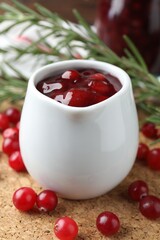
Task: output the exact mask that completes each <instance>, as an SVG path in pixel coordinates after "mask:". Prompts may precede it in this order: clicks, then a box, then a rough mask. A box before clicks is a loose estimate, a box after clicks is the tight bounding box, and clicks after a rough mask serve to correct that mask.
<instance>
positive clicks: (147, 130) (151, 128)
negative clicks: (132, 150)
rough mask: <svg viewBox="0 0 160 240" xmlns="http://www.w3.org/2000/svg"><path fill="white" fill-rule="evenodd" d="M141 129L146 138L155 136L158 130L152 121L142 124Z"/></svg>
mask: <svg viewBox="0 0 160 240" xmlns="http://www.w3.org/2000/svg"><path fill="white" fill-rule="evenodd" d="M141 131H142V133H143V134H144V136H146V137H147V138H151V139H156V138H157V133H158V130H157V129H156V126H155V124H154V123H145V124H144V125H143V126H142V129H141Z"/></svg>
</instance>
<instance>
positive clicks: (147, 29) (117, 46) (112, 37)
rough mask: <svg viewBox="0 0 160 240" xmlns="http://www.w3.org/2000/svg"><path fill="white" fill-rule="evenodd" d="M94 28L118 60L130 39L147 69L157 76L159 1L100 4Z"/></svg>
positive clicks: (159, 59)
mask: <svg viewBox="0 0 160 240" xmlns="http://www.w3.org/2000/svg"><path fill="white" fill-rule="evenodd" d="M99 1H100V3H99V7H98V14H97V19H96V23H95V24H96V28H97V32H98V35H99V36H100V37H101V39H102V40H103V41H104V42H105V43H106V44H107V45H108V46H109V47H110V48H111V49H112V50H113V51H114V52H116V53H117V54H118V55H119V56H122V55H124V52H123V50H124V48H126V44H125V41H124V39H123V35H127V36H129V38H130V39H131V40H132V41H133V42H134V44H135V45H136V46H137V48H138V49H139V51H140V53H141V54H142V56H143V57H144V59H145V61H146V63H147V65H148V67H149V69H150V70H151V71H152V72H153V73H156V74H160V0H156V1H155V0H117V1H115V0H99Z"/></svg>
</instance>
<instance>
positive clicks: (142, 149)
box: [137, 143, 149, 161]
mask: <svg viewBox="0 0 160 240" xmlns="http://www.w3.org/2000/svg"><path fill="white" fill-rule="evenodd" d="M148 153H149V147H148V146H147V145H146V144H144V143H140V144H139V146H138V151H137V159H138V160H140V161H146V160H147V155H148Z"/></svg>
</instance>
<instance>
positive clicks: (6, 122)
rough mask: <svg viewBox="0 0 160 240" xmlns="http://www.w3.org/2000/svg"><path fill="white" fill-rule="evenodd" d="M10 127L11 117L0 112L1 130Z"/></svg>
mask: <svg viewBox="0 0 160 240" xmlns="http://www.w3.org/2000/svg"><path fill="white" fill-rule="evenodd" d="M8 127H9V118H8V117H7V115H6V114H4V113H0V131H2V132H3V131H4V130H5V129H6V128H8Z"/></svg>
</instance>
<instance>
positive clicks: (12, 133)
mask: <svg viewBox="0 0 160 240" xmlns="http://www.w3.org/2000/svg"><path fill="white" fill-rule="evenodd" d="M2 135H3V138H4V139H5V138H11V139H14V140H18V139H19V130H18V128H7V129H5V130H4V131H3V134H2Z"/></svg>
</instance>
